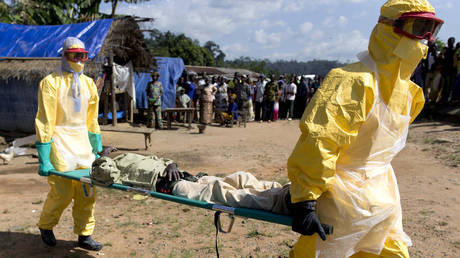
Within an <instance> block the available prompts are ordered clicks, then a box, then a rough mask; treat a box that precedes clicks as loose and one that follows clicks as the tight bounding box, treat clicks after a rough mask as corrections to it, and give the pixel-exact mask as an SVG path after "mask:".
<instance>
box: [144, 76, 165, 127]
mask: <svg viewBox="0 0 460 258" xmlns="http://www.w3.org/2000/svg"><path fill="white" fill-rule="evenodd" d="M162 95H163V86H162V85H161V82H159V81H155V82H149V84H147V98H148V100H149V109H148V112H147V126H148V127H154V125H153V115H154V114H155V125H156V127H157V128H160V129H163V120H162V119H161V96H162Z"/></svg>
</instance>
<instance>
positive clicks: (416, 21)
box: [379, 12, 444, 42]
mask: <svg viewBox="0 0 460 258" xmlns="http://www.w3.org/2000/svg"><path fill="white" fill-rule="evenodd" d="M379 22H380V23H385V24H388V25H391V26H393V28H394V31H395V32H396V33H399V34H402V35H404V36H407V37H409V38H413V39H418V40H423V39H426V40H428V41H430V42H433V41H435V40H436V36H437V35H438V32H439V30H440V29H441V26H442V24H443V23H444V21H443V20H441V19H439V18H438V17H436V16H435V14H434V13H431V12H410V13H405V14H403V15H401V16H400V17H399V18H397V19H391V18H387V17H384V16H380V17H379Z"/></svg>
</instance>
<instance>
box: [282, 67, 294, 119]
mask: <svg viewBox="0 0 460 258" xmlns="http://www.w3.org/2000/svg"><path fill="white" fill-rule="evenodd" d="M296 93H297V85H296V84H295V77H294V76H293V77H292V78H291V83H290V84H288V85H286V90H285V94H286V95H285V98H286V114H287V112H289V115H288V120H292V118H293V117H294V100H295V94H296Z"/></svg>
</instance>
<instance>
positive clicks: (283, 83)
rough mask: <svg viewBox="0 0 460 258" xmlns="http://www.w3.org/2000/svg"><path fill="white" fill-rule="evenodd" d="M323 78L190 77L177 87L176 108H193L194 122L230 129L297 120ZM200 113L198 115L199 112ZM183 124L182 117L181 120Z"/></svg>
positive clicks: (183, 79)
mask: <svg viewBox="0 0 460 258" xmlns="http://www.w3.org/2000/svg"><path fill="white" fill-rule="evenodd" d="M321 80H322V78H321V77H320V76H316V77H315V78H314V79H310V78H306V77H303V76H296V75H294V74H291V75H289V76H287V75H285V74H281V75H279V76H278V77H277V78H276V77H275V75H274V74H271V75H269V76H268V77H266V76H265V75H264V74H260V75H259V77H258V78H257V79H254V78H251V77H250V76H248V75H245V74H240V73H238V72H236V73H235V74H234V77H233V79H232V80H229V79H228V78H226V77H224V76H209V77H208V76H207V75H206V74H201V75H200V76H197V74H189V75H185V76H183V77H181V78H180V79H179V81H178V83H177V94H176V96H177V98H176V99H177V101H176V106H177V107H182V108H185V107H194V108H196V112H195V115H194V117H195V122H199V123H201V124H210V123H212V122H216V123H219V124H220V125H221V126H225V125H230V123H231V121H237V120H238V119H245V120H246V121H258V122H261V123H262V122H268V123H270V122H272V121H276V120H278V119H281V120H283V119H288V120H292V119H298V118H300V117H301V116H302V114H303V111H304V110H305V107H306V105H307V104H308V102H309V100H310V99H311V97H312V96H313V94H314V92H315V91H316V90H317V89H318V87H319V85H320V83H321ZM198 111H199V112H198ZM178 119H179V120H180V117H178Z"/></svg>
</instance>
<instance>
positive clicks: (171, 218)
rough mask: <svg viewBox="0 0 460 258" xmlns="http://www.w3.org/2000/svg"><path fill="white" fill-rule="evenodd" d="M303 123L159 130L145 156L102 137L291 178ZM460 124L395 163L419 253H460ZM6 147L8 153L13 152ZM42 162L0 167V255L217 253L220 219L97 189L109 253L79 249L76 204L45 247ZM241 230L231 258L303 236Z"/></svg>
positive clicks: (188, 161)
mask: <svg viewBox="0 0 460 258" xmlns="http://www.w3.org/2000/svg"><path fill="white" fill-rule="evenodd" d="M297 124H298V121H278V122H275V123H271V124H266V123H264V124H259V123H249V124H248V126H247V128H219V127H207V128H206V132H205V134H198V133H197V132H198V129H196V128H195V129H194V130H192V131H187V130H186V129H184V128H182V127H181V128H179V129H178V130H171V131H157V132H155V133H154V134H153V135H152V140H153V146H152V148H151V149H150V150H149V151H148V152H145V151H143V146H144V139H143V135H134V134H123V133H116V132H103V135H102V139H103V143H104V145H111V146H116V147H118V148H120V149H122V151H133V152H136V153H140V154H155V155H157V156H162V157H168V158H171V159H174V160H175V161H177V163H178V164H179V166H180V167H182V168H183V169H185V170H187V171H189V172H192V173H197V172H200V171H205V172H207V173H208V174H211V175H220V176H222V175H225V174H229V173H231V172H235V171H239V170H244V171H249V172H251V173H253V174H255V175H256V176H257V177H259V178H263V179H266V180H276V181H279V182H281V183H286V182H287V172H286V160H287V158H288V157H289V154H290V152H291V151H292V149H293V147H294V145H295V143H296V141H297V138H298V137H299V135H300V131H299V130H298V127H297ZM459 137H460V127H458V126H457V127H456V126H453V125H448V124H441V123H436V122H425V123H417V124H414V125H413V126H412V127H411V130H410V135H409V139H408V144H407V147H406V148H405V149H404V150H403V151H402V152H401V153H400V154H399V155H398V156H397V157H396V159H395V160H394V161H393V167H394V169H395V171H396V174H397V177H398V183H399V187H400V192H401V199H402V206H403V223H404V227H405V231H406V233H407V234H408V235H409V236H410V237H411V238H412V241H413V246H412V247H411V248H410V253H411V255H412V256H413V257H459V256H460V233H459V231H460V220H459V219H458V217H457V216H458V214H460V206H459V205H458V203H459V202H460V169H459V168H458V165H460V143H459V141H458V139H459ZM4 147H5V146H3V147H0V149H2V148H4ZM37 167H38V163H37V159H33V158H32V157H30V156H28V157H17V158H15V159H14V160H13V161H12V162H11V163H10V164H8V165H3V166H1V165H0V182H2V187H1V188H0V197H1V199H0V200H1V202H0V257H98V256H102V255H105V256H107V257H129V256H132V257H213V256H215V250H214V244H215V242H214V241H215V235H214V234H215V231H214V226H213V213H212V212H210V211H206V210H202V209H199V208H192V207H189V206H184V205H180V204H175V203H168V202H165V201H161V200H156V199H153V198H148V199H145V200H133V195H132V194H128V193H124V192H120V191H113V190H107V189H98V202H97V205H96V215H95V216H96V220H97V225H96V230H95V233H94V236H95V238H96V239H97V240H98V241H101V242H102V243H103V244H104V249H103V250H102V251H101V252H87V251H85V250H83V249H80V248H77V247H75V242H74V241H75V239H76V236H75V235H74V234H73V233H72V217H71V207H69V208H68V209H67V210H66V211H65V212H64V214H63V216H62V218H61V221H60V223H59V225H58V226H57V227H56V228H55V234H56V237H57V238H58V245H57V246H56V247H54V248H46V247H44V245H43V244H42V243H41V242H40V239H39V232H38V229H37V228H36V226H35V225H36V223H37V221H38V218H39V215H40V212H41V209H42V206H43V201H44V200H45V198H46V194H47V191H48V185H47V182H46V178H44V177H40V176H38V175H37V174H36V170H37ZM233 228H234V229H233V231H232V233H230V234H227V235H223V234H221V235H219V250H220V253H221V255H222V257H250V256H252V257H257V256H261V257H277V256H281V257H283V256H287V255H288V252H289V249H290V247H291V246H292V245H293V244H294V243H295V240H296V239H297V237H298V234H296V233H293V232H292V231H291V230H290V228H289V227H285V226H279V225H275V224H271V223H263V222H259V221H255V220H250V219H242V218H237V220H236V223H235V225H234V227H233Z"/></svg>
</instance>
